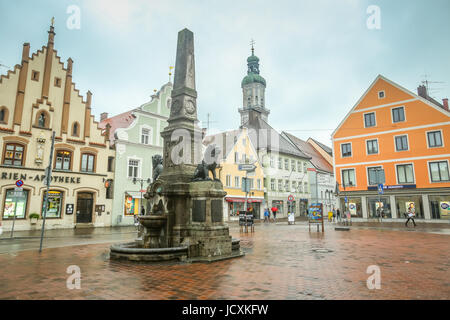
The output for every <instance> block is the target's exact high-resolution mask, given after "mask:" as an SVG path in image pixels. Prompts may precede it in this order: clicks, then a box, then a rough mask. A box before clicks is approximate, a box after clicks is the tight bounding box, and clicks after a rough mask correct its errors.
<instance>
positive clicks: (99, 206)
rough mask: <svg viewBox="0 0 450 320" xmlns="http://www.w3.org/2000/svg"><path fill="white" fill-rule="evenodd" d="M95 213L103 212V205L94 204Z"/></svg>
mask: <svg viewBox="0 0 450 320" xmlns="http://www.w3.org/2000/svg"><path fill="white" fill-rule="evenodd" d="M95 212H105V205H104V204H96V205H95Z"/></svg>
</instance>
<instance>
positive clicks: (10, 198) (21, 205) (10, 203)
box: [3, 189, 28, 220]
mask: <svg viewBox="0 0 450 320" xmlns="http://www.w3.org/2000/svg"><path fill="white" fill-rule="evenodd" d="M27 200H28V191H27V190H23V191H22V192H16V191H15V190H14V189H9V190H7V191H6V197H5V203H4V205H3V219H4V220H6V219H14V215H16V219H24V218H25V215H26V212H27Z"/></svg>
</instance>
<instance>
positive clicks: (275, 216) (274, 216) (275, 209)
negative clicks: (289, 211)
mask: <svg viewBox="0 0 450 320" xmlns="http://www.w3.org/2000/svg"><path fill="white" fill-rule="evenodd" d="M270 210H271V211H272V214H273V222H275V221H276V220H277V211H278V208H277V207H275V206H273V207H272V209H270Z"/></svg>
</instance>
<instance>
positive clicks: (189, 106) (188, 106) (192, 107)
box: [186, 100, 195, 114]
mask: <svg viewBox="0 0 450 320" xmlns="http://www.w3.org/2000/svg"><path fill="white" fill-rule="evenodd" d="M186 112H187V113H188V114H193V113H194V112H195V104H194V101H192V100H188V101H187V102H186Z"/></svg>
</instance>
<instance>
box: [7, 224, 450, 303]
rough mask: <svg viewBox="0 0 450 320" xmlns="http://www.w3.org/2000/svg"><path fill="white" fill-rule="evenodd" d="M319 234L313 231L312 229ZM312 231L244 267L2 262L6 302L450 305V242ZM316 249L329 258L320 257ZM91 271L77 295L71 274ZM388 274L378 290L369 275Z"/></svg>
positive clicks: (85, 259)
mask: <svg viewBox="0 0 450 320" xmlns="http://www.w3.org/2000/svg"><path fill="white" fill-rule="evenodd" d="M312 230H313V229H312ZM407 230H409V231H406V229H405V231H398V230H373V229H364V228H352V230H351V231H349V232H339V231H335V230H334V228H333V227H332V226H330V225H327V227H326V231H325V234H322V233H317V232H316V231H315V230H314V231H311V232H308V227H307V225H306V224H305V223H300V224H296V225H287V224H286V223H279V224H277V225H275V224H262V225H257V226H256V232H255V233H254V234H251V233H249V234H240V233H239V229H238V228H236V227H235V226H233V227H230V232H231V234H232V235H233V237H235V238H240V239H241V246H242V247H243V249H244V250H245V252H246V255H245V256H244V257H243V258H238V259H233V260H226V261H221V262H215V263H211V264H174V263H166V264H152V265H151V264H133V263H129V262H117V261H110V260H109V259H108V254H109V244H105V243H102V244H91V245H80V246H68V247H60V248H51V249H45V250H44V251H43V252H42V253H41V254H39V253H38V252H37V251H20V252H16V253H4V254H0V264H1V266H2V269H3V272H2V273H1V274H0V298H1V299H121V300H122V299H351V300H353V299H450V280H449V277H448V274H449V266H450V261H449V253H450V236H448V235H445V234H433V233H426V232H420V231H417V230H414V229H413V228H410V229H407ZM315 249H326V250H319V251H315ZM70 265H77V266H79V267H80V269H81V289H79V290H77V289H73V290H69V289H67V286H66V281H67V278H68V277H69V276H70V275H69V274H67V273H66V269H67V267H68V266H70ZM370 265H377V266H379V268H380V270H381V289H380V290H369V289H368V288H367V285H366V280H367V278H368V277H369V276H370V274H367V273H366V270H367V267H368V266H370Z"/></svg>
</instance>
